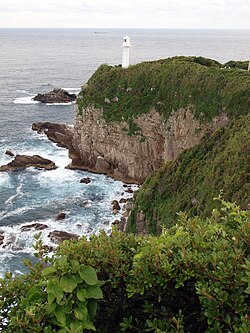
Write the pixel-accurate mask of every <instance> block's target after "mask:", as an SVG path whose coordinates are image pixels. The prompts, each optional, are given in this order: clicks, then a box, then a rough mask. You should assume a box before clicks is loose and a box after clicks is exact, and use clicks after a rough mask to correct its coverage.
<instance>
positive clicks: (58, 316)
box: [55, 306, 66, 326]
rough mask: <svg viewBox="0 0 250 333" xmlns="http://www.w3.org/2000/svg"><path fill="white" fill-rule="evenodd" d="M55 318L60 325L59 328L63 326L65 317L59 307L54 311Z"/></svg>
mask: <svg viewBox="0 0 250 333" xmlns="http://www.w3.org/2000/svg"><path fill="white" fill-rule="evenodd" d="M55 316H56V319H57V321H58V322H59V323H60V326H65V324H66V316H65V312H64V310H63V308H62V307H61V306H58V307H57V308H56V309H55Z"/></svg>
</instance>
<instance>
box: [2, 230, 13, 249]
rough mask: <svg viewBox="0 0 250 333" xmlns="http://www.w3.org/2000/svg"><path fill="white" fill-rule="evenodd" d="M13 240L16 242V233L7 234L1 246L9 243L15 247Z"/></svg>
mask: <svg viewBox="0 0 250 333" xmlns="http://www.w3.org/2000/svg"><path fill="white" fill-rule="evenodd" d="M15 242H16V235H14V234H9V235H7V237H5V239H4V244H3V248H4V249H5V248H6V247H7V246H9V245H11V247H15Z"/></svg>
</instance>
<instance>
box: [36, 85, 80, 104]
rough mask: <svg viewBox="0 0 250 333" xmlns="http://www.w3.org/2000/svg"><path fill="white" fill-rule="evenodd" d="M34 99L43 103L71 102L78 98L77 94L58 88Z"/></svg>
mask: <svg viewBox="0 0 250 333" xmlns="http://www.w3.org/2000/svg"><path fill="white" fill-rule="evenodd" d="M33 100H34V101H38V102H41V103H70V102H73V101H75V100H76V95H75V94H70V93H68V92H67V91H66V90H64V89H58V88H56V89H54V90H53V91H50V92H48V93H45V94H38V95H36V96H35V97H34V98H33Z"/></svg>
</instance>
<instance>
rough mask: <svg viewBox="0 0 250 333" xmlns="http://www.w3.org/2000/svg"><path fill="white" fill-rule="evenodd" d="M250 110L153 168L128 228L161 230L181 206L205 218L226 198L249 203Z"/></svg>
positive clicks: (242, 204)
mask: <svg viewBox="0 0 250 333" xmlns="http://www.w3.org/2000/svg"><path fill="white" fill-rule="evenodd" d="M249 165H250V114H248V115H245V116H240V117H239V118H238V119H235V120H233V121H232V122H231V123H230V124H229V125H227V126H226V127H224V128H221V129H218V130H216V131H215V132H214V133H213V134H212V135H211V136H207V137H205V138H203V140H202V142H201V143H200V144H199V145H197V146H195V147H193V148H190V149H188V150H186V151H184V152H183V153H181V154H180V156H179V157H178V158H177V159H176V160H175V161H170V162H167V163H166V164H164V165H163V166H162V167H161V168H160V169H158V170H157V171H155V172H153V173H152V174H151V175H150V176H149V177H148V178H147V179H146V181H145V182H144V184H143V185H142V187H141V188H140V190H139V191H138V192H137V194H136V196H135V201H134V203H133V206H134V207H133V209H132V211H131V214H130V217H129V221H128V224H127V231H129V232H133V233H137V234H145V233H146V234H147V233H151V234H159V233H161V230H162V227H164V228H170V227H172V226H173V225H175V224H176V223H177V220H178V214H177V213H179V212H181V211H182V212H185V214H186V215H189V216H196V215H199V217H200V218H206V217H208V216H209V215H210V212H211V210H212V209H214V208H216V207H217V206H218V203H217V202H216V201H214V198H215V197H218V195H219V194H220V191H223V193H222V197H223V199H225V200H230V201H231V202H236V203H237V204H238V205H239V206H240V207H241V208H242V209H247V208H248V206H249V202H250V201H249V193H250V180H249Z"/></svg>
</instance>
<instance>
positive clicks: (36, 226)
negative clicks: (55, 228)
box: [21, 223, 48, 231]
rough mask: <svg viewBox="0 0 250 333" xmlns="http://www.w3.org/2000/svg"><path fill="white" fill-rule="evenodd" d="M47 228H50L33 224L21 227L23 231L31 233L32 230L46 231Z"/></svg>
mask: <svg viewBox="0 0 250 333" xmlns="http://www.w3.org/2000/svg"><path fill="white" fill-rule="evenodd" d="M47 228H48V226H47V225H46V224H41V223H32V224H27V225H23V226H22V227H21V231H30V230H31V229H35V230H44V229H47Z"/></svg>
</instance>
